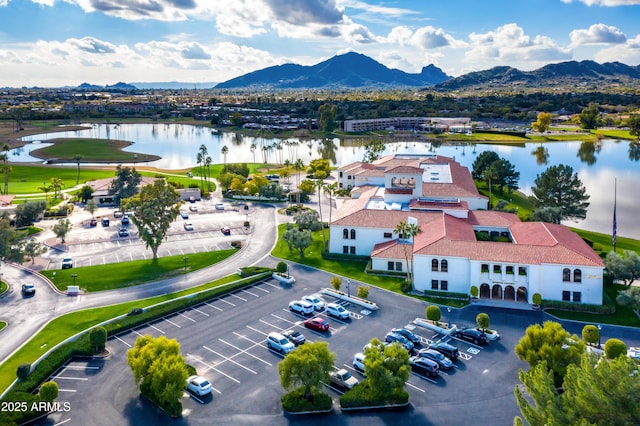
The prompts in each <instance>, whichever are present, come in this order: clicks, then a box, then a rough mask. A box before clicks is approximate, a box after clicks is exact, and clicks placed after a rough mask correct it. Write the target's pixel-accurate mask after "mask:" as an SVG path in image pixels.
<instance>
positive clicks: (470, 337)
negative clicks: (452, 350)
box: [456, 328, 487, 345]
mask: <svg viewBox="0 0 640 426" xmlns="http://www.w3.org/2000/svg"><path fill="white" fill-rule="evenodd" d="M456 337H457V338H459V339H462V340H466V341H468V342H472V343H473V344H475V345H478V344H483V345H484V344H485V343H487V335H486V334H484V333H483V332H482V331H478V330H476V329H475V328H462V329H460V330H456Z"/></svg>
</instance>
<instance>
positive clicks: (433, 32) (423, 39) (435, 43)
mask: <svg viewBox="0 0 640 426" xmlns="http://www.w3.org/2000/svg"><path fill="white" fill-rule="evenodd" d="M381 41H386V42H388V43H397V44H399V45H400V46H405V45H408V46H413V47H417V48H420V49H422V50H429V49H436V48H439V47H464V46H465V45H466V43H464V42H463V41H460V40H456V39H455V38H454V37H453V36H451V35H450V34H447V33H446V32H445V31H444V30H443V29H442V28H435V27H432V26H430V25H429V26H426V27H421V28H418V29H417V30H415V31H414V30H413V29H411V28H409V27H406V26H399V27H395V28H393V29H392V30H391V32H389V35H387V37H386V38H384V39H381Z"/></svg>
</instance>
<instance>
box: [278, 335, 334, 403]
mask: <svg viewBox="0 0 640 426" xmlns="http://www.w3.org/2000/svg"><path fill="white" fill-rule="evenodd" d="M335 361H336V355H335V354H334V353H333V352H331V351H329V344H328V343H327V342H313V343H309V342H307V343H305V344H304V345H301V346H299V347H298V348H296V350H294V351H291V352H290V353H289V354H287V356H286V357H285V358H284V359H283V360H282V361H281V362H280V363H279V364H278V374H279V375H280V383H281V384H282V387H284V388H285V389H286V390H292V389H295V388H298V387H301V386H302V387H304V389H305V397H306V398H307V400H309V399H310V398H312V395H313V394H314V393H315V392H317V391H318V390H320V389H321V388H322V386H323V383H328V381H329V373H330V372H331V371H332V370H333V365H334V363H335Z"/></svg>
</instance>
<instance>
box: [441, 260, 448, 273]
mask: <svg viewBox="0 0 640 426" xmlns="http://www.w3.org/2000/svg"><path fill="white" fill-rule="evenodd" d="M440 271H442V272H449V262H447V261H446V260H444V259H443V260H442V261H440Z"/></svg>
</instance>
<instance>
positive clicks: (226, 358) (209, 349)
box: [202, 346, 258, 374]
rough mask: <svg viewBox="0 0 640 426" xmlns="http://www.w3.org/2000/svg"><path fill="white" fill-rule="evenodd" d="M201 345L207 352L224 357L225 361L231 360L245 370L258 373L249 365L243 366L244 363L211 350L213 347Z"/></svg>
mask: <svg viewBox="0 0 640 426" xmlns="http://www.w3.org/2000/svg"><path fill="white" fill-rule="evenodd" d="M202 347H203V348H205V349H206V350H208V351H209V352H211V353H213V354H215V355H218V356H219V357H220V358H222V359H224V360H225V361H229V362H232V363H234V364H236V365H237V366H238V367H242V368H244V369H245V370H248V371H251V372H252V373H253V374H258V373H256V372H255V371H253V370H252V369H250V368H249V367H245V366H244V365H242V364H240V363H239V362H236V361H234V360H232V359H231V358H229V357H226V356H224V355H222V354H220V353H218V352H216V351H214V350H213V349H211V348H208V347H207V346H202ZM234 356H235V355H234Z"/></svg>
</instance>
